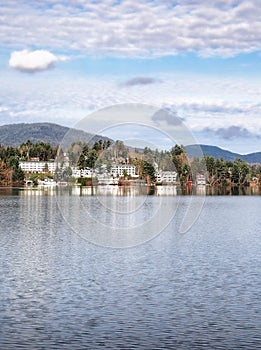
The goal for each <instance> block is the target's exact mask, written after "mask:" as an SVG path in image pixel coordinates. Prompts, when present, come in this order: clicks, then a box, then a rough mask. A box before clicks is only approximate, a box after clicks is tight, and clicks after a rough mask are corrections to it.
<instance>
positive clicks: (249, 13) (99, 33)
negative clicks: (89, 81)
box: [0, 0, 261, 57]
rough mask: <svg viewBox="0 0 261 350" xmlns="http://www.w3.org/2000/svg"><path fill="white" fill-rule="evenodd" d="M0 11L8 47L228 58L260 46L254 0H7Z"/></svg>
mask: <svg viewBox="0 0 261 350" xmlns="http://www.w3.org/2000/svg"><path fill="white" fill-rule="evenodd" d="M0 18H1V22H0V23H1V24H0V42H2V43H3V45H4V47H5V48H6V47H9V48H13V49H17V48H18V47H19V48H24V47H39V43H41V46H42V47H45V48H48V49H49V50H53V49H54V48H55V49H59V50H60V51H61V50H63V51H67V52H68V51H74V52H76V53H79V52H82V53H88V54H89V55H94V56H95V57H96V56H97V55H99V54H100V55H104V54H106V55H109V56H117V57H160V56H170V55H177V54H179V53H185V52H194V53H197V54H198V55H199V56H203V57H206V56H208V57H211V56H222V57H232V56H235V55H237V54H239V53H251V52H258V51H260V49H261V21H260V18H261V7H260V1H259V0H226V1H224V0H218V1H217V0H216V1H215V0H209V1H202V0H177V1H175V2H174V1H168V0H140V1H137V0H128V1H114V0H96V1H88V0H74V1H71V0H64V1H60V0H45V1H42V2H40V1H39V2H38V1H28V0H20V1H19V2H18V1H16V0H8V1H5V2H4V3H3V4H2V5H1V7H0ZM32 28H33V29H32Z"/></svg>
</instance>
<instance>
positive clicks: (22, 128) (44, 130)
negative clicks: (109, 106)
mask: <svg viewBox="0 0 261 350" xmlns="http://www.w3.org/2000/svg"><path fill="white" fill-rule="evenodd" d="M65 135H66V141H67V144H68V143H72V142H74V141H89V140H91V142H90V143H91V144H93V143H94V142H95V141H98V140H100V139H102V140H105V139H106V140H108V138H107V137H104V136H99V135H92V134H90V133H87V132H84V131H82V130H77V129H73V128H72V129H71V128H69V127H66V126H62V125H58V124H54V123H28V124H27V123H21V124H8V125H2V126H0V144H1V145H3V146H14V147H18V146H20V144H21V143H23V142H26V141H27V140H30V141H32V142H33V143H36V142H45V143H50V144H51V145H53V146H57V145H59V144H60V143H61V142H62V140H63V138H64V136H65Z"/></svg>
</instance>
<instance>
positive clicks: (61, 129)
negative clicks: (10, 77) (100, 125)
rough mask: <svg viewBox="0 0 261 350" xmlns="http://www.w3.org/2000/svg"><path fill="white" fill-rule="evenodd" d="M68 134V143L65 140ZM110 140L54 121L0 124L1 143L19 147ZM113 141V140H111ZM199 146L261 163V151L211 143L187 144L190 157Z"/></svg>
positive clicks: (209, 151)
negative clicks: (235, 150)
mask: <svg viewBox="0 0 261 350" xmlns="http://www.w3.org/2000/svg"><path fill="white" fill-rule="evenodd" d="M65 135H66V144H65V143H64V142H63V139H64V136H65ZM100 139H102V140H108V139H109V138H107V137H104V136H100V135H92V134H90V133H88V132H85V131H82V130H77V129H73V128H69V127H67V126H62V125H58V124H54V123H20V124H7V125H2V126H0V145H3V146H14V147H18V146H20V144H21V143H23V142H26V141H27V140H30V141H32V142H33V143H36V142H40V141H42V142H46V143H50V144H51V145H53V146H57V145H60V144H61V143H62V147H63V149H65V148H67V147H69V146H70V145H71V143H72V142H75V141H86V142H88V141H90V142H89V143H90V144H91V145H92V144H93V143H94V142H95V141H98V140H100ZM111 141H112V140H111ZM199 147H200V148H201V150H202V153H204V154H205V155H206V156H213V157H214V158H223V159H224V160H231V161H234V160H235V159H236V158H241V159H243V160H245V161H246V162H247V163H259V164H261V152H256V153H250V154H244V155H243V154H239V153H233V152H230V151H227V150H224V149H222V148H220V147H217V146H210V145H189V146H186V151H187V154H188V157H195V156H198V149H199Z"/></svg>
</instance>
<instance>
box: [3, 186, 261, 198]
mask: <svg viewBox="0 0 261 350" xmlns="http://www.w3.org/2000/svg"><path fill="white" fill-rule="evenodd" d="M61 194H64V195H71V196H116V197H137V196H187V195H189V196H191V195H193V196H194V195H196V196H205V195H207V196H252V195H261V186H257V185H255V186H247V187H246V186H227V187H225V186H204V185H198V186H194V185H193V186H186V187H184V188H181V187H180V186H177V185H165V186H111V185H105V186H86V187H83V186H67V187H48V186H46V187H43V186H42V187H20V188H15V187H0V195H3V196H4V195H6V196H9V195H15V196H18V195H20V196H46V195H48V196H56V195H61Z"/></svg>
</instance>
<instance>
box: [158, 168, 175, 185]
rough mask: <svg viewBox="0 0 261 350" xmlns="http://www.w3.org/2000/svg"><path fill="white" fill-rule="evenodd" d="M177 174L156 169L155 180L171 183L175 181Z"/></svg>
mask: <svg viewBox="0 0 261 350" xmlns="http://www.w3.org/2000/svg"><path fill="white" fill-rule="evenodd" d="M177 176H178V174H177V173H176V172H175V171H162V170H161V171H158V172H157V173H156V181H158V182H162V183H171V182H176V181H177Z"/></svg>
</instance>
